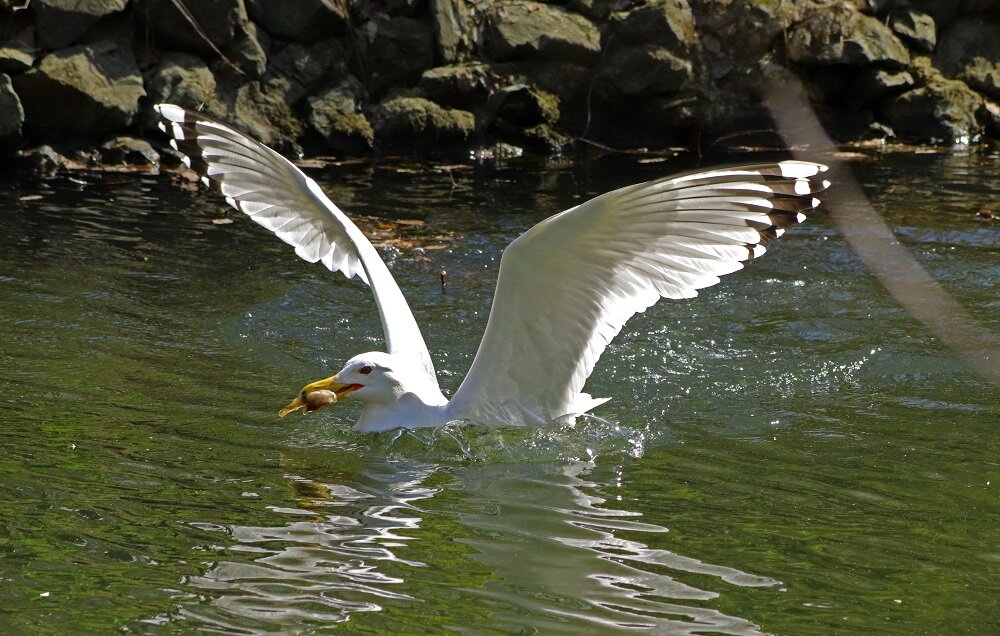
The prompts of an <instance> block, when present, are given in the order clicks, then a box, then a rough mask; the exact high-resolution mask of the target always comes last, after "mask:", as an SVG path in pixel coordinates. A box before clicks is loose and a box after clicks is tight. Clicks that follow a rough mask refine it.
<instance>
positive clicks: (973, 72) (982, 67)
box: [961, 56, 1000, 99]
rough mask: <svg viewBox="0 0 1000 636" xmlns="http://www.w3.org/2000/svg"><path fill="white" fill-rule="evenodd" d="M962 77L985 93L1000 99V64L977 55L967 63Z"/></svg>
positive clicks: (972, 86)
mask: <svg viewBox="0 0 1000 636" xmlns="http://www.w3.org/2000/svg"><path fill="white" fill-rule="evenodd" d="M961 78H962V79H963V80H964V81H965V83H966V84H968V85H969V86H970V87H971V88H974V89H976V90H977V91H979V92H980V93H982V94H983V95H987V96H989V97H991V98H993V99H1000V64H997V63H996V62H991V61H990V60H987V59H986V58H984V57H979V56H976V57H975V58H973V60H972V61H971V62H969V63H968V64H966V65H965V69H964V70H963V71H962V74H961Z"/></svg>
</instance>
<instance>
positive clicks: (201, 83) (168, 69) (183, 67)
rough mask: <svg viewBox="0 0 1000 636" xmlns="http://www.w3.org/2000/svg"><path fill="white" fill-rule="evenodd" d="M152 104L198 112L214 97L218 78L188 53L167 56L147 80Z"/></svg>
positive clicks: (206, 66) (194, 56)
mask: <svg viewBox="0 0 1000 636" xmlns="http://www.w3.org/2000/svg"><path fill="white" fill-rule="evenodd" d="M146 88H147V94H148V96H149V100H150V102H152V103H154V104H156V103H160V102H167V103H170V104H177V105H178V106H184V107H186V108H193V109H198V108H200V107H201V106H202V105H203V104H206V103H208V102H210V101H211V100H212V98H213V97H214V95H215V76H214V75H213V74H212V71H211V70H210V69H209V68H208V65H207V64H205V62H204V61H203V60H202V59H201V58H200V57H198V56H196V55H191V54H189V53H166V54H164V56H163V58H162V59H161V60H160V63H159V64H157V65H156V66H155V67H154V68H153V70H152V71H151V72H150V73H149V75H148V78H147V80H146Z"/></svg>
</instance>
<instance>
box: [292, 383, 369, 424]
mask: <svg viewBox="0 0 1000 636" xmlns="http://www.w3.org/2000/svg"><path fill="white" fill-rule="evenodd" d="M336 377H337V376H333V377H329V378H326V379H325V380H317V381H316V382H313V383H312V384H307V385H305V386H304V387H302V391H301V392H300V393H299V395H298V397H296V398H295V399H294V400H292V401H291V402H289V404H288V406H286V407H285V408H283V409H281V410H280V411H278V417H285V416H286V415H288V414H289V413H292V412H294V411H298V410H299V409H305V410H306V411H317V410H319V409H321V408H323V407H324V406H328V405H330V404H333V403H334V402H336V401H337V400H342V399H344V398H345V397H347V395H348V394H349V393H351V392H352V391H357V390H358V389H360V388H361V387H362V385H361V384H342V383H340V382H336V381H335V380H336Z"/></svg>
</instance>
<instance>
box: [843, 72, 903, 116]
mask: <svg viewBox="0 0 1000 636" xmlns="http://www.w3.org/2000/svg"><path fill="white" fill-rule="evenodd" d="M913 85H914V80H913V75H911V74H910V73H909V72H908V71H890V70H888V69H884V68H876V67H874V66H868V67H865V68H863V69H861V71H859V72H858V74H857V75H856V76H855V77H854V81H853V82H851V84H850V86H849V88H848V89H847V90H846V91H845V94H846V95H847V96H848V101H849V103H850V104H851V106H852V107H853V108H854V109H855V110H857V109H859V108H861V107H862V106H865V105H867V104H871V103H872V102H875V101H877V100H880V99H883V98H885V97H889V96H890V95H896V94H899V93H902V92H905V91H907V90H909V89H910V88H912V87H913Z"/></svg>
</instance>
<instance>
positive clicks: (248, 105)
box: [206, 73, 302, 155]
mask: <svg viewBox="0 0 1000 636" xmlns="http://www.w3.org/2000/svg"><path fill="white" fill-rule="evenodd" d="M215 79H216V83H217V85H216V90H215V99H213V100H212V101H211V102H209V104H208V105H207V107H206V111H207V112H208V114H210V115H212V116H213V117H216V118H218V119H221V120H222V121H229V122H238V125H239V127H240V128H241V129H242V130H244V131H245V132H246V133H247V134H248V135H250V136H251V137H253V138H254V139H256V140H258V141H260V142H261V143H264V144H267V145H268V146H271V147H272V148H274V149H276V150H278V151H279V152H285V153H288V154H294V155H298V154H299V153H300V151H301V149H300V148H299V147H298V144H297V140H298V139H299V137H301V136H302V124H301V122H300V121H299V118H298V117H297V116H296V115H295V113H294V112H292V109H291V107H290V106H289V104H288V103H287V102H286V101H285V99H284V96H283V95H282V94H281V93H280V92H277V91H273V90H268V88H267V87H266V86H264V85H263V84H262V82H260V81H250V82H247V81H246V77H244V76H237V75H233V74H228V75H220V74H219V73H216V74H215Z"/></svg>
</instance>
